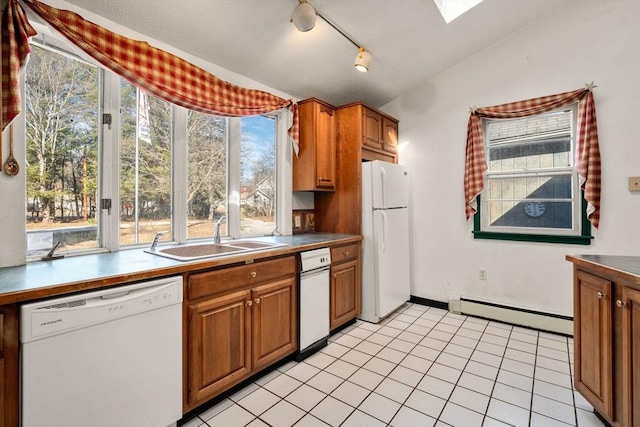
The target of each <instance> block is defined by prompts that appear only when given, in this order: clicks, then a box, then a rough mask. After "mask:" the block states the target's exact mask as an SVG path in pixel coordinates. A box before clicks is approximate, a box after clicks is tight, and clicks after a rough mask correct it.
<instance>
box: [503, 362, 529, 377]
mask: <svg viewBox="0 0 640 427" xmlns="http://www.w3.org/2000/svg"><path fill="white" fill-rule="evenodd" d="M500 369H504V370H505V371H511V372H515V373H517V374H520V375H524V376H526V377H532V378H533V371H534V369H533V365H530V364H528V363H524V362H518V361H517V360H512V359H504V360H503V361H502V364H501V365H500Z"/></svg>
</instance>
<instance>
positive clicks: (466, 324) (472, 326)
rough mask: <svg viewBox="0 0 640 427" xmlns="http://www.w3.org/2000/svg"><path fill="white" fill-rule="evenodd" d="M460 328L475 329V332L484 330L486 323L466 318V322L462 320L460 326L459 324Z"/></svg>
mask: <svg viewBox="0 0 640 427" xmlns="http://www.w3.org/2000/svg"><path fill="white" fill-rule="evenodd" d="M460 328H461V329H470V330H472V331H476V332H484V330H485V329H487V325H486V324H482V323H477V322H474V321H470V320H467V321H466V322H464V323H463V324H462V326H460ZM478 338H480V337H478Z"/></svg>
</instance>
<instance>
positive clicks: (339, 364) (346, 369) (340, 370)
mask: <svg viewBox="0 0 640 427" xmlns="http://www.w3.org/2000/svg"><path fill="white" fill-rule="evenodd" d="M358 368H359V367H358V366H356V365H352V364H351V363H347V362H343V361H342V360H341V359H338V360H336V361H335V362H333V363H332V364H331V365H329V366H327V367H326V368H325V372H328V373H330V374H333V375H335V376H337V377H340V378H342V379H345V380H346V379H347V378H349V377H350V376H351V375H353V373H354V372H355V371H357V370H358Z"/></svg>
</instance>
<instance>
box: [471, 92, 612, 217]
mask: <svg viewBox="0 0 640 427" xmlns="http://www.w3.org/2000/svg"><path fill="white" fill-rule="evenodd" d="M593 87H594V86H593V84H591V85H587V87H586V88H585V89H578V90H575V91H573V92H565V93H560V94H558V95H550V96H543V97H541V98H535V99H527V100H525V101H518V102H512V103H509V104H502V105H496V106H493V107H484V108H473V109H472V111H471V115H470V116H469V122H468V124H467V148H466V159H465V169H464V197H465V211H466V216H467V219H469V218H470V217H471V216H472V215H473V214H474V213H475V212H476V210H477V197H478V196H479V195H480V193H481V192H482V190H483V188H484V173H485V172H486V170H487V161H486V155H485V149H484V140H483V137H482V118H491V119H511V118H517V117H526V116H533V115H536V114H542V113H545V112H548V111H552V110H555V109H557V108H560V107H563V106H565V105H568V104H571V103H573V102H578V128H577V132H576V167H577V169H578V174H579V175H580V186H581V188H582V189H583V190H584V197H585V199H586V201H587V217H588V218H589V220H590V221H591V224H593V226H594V227H596V228H598V225H599V222H600V173H601V166H600V148H599V146H598V126H597V123H596V107H595V103H594V101H593V92H592V89H593Z"/></svg>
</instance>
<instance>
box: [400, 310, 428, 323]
mask: <svg viewBox="0 0 640 427" xmlns="http://www.w3.org/2000/svg"><path fill="white" fill-rule="evenodd" d="M409 313H411V312H409ZM420 316H422V313H418V315H417V316H410V315H409V314H407V311H406V310H405V311H403V312H402V313H401V314H398V315H397V316H396V320H399V321H401V322H407V323H413V322H414V321H415V320H416V319H417V318H418V317H420Z"/></svg>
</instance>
